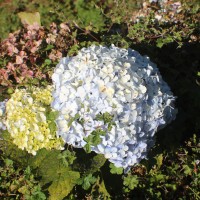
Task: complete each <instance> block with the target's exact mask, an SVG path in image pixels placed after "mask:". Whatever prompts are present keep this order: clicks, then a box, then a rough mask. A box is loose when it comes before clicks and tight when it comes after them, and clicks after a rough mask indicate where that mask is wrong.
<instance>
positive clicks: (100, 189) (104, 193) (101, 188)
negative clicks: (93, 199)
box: [91, 177, 111, 200]
mask: <svg viewBox="0 0 200 200" xmlns="http://www.w3.org/2000/svg"><path fill="white" fill-rule="evenodd" d="M96 187H97V188H98V193H99V194H101V195H102V196H103V199H107V200H109V199H111V196H110V194H109V193H108V191H107V190H106V187H105V184H104V181H103V180H102V181H101V183H100V177H98V178H97V181H96V183H95V185H94V186H93V187H92V191H91V193H93V192H95V188H96Z"/></svg>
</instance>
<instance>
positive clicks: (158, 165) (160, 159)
mask: <svg viewBox="0 0 200 200" xmlns="http://www.w3.org/2000/svg"><path fill="white" fill-rule="evenodd" d="M155 159H156V163H157V168H158V169H160V167H161V166H162V163H163V155H162V154H159V155H158V156H156V157H155Z"/></svg>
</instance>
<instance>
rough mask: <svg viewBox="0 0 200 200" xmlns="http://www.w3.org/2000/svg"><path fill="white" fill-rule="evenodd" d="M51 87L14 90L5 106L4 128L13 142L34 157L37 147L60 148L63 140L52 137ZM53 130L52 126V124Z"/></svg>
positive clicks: (54, 135) (54, 130)
mask: <svg viewBox="0 0 200 200" xmlns="http://www.w3.org/2000/svg"><path fill="white" fill-rule="evenodd" d="M51 92H52V87H51V86H48V87H47V88H46V89H42V88H37V87H32V88H31V89H16V90H15V93H14V94H12V96H11V98H10V99H9V100H8V102H7V103H6V127H7V131H8V132H9V133H10V135H11V137H12V139H13V143H14V144H16V145H17V146H18V147H19V148H21V149H22V150H24V149H26V150H27V151H28V152H29V153H31V154H33V155H35V154H36V152H37V151H38V150H39V149H41V148H46V149H52V148H55V149H62V145H63V140H62V139H61V138H59V137H57V136H56V129H55V128H53V123H54V124H55V122H54V121H53V120H51V119H50V118H49V116H52V113H54V112H53V110H51V107H50V103H51V102H52V95H51ZM55 127H56V125H55Z"/></svg>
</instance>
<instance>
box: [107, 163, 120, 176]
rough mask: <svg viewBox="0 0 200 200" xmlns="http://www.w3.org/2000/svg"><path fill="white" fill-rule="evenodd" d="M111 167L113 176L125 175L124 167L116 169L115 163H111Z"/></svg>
mask: <svg viewBox="0 0 200 200" xmlns="http://www.w3.org/2000/svg"><path fill="white" fill-rule="evenodd" d="M109 167H110V173H111V174H123V167H115V165H114V164H113V163H110V165H109Z"/></svg>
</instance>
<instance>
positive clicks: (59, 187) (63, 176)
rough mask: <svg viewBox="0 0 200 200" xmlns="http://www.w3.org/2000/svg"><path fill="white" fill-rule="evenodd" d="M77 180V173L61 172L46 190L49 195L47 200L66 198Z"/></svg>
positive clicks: (78, 175)
mask: <svg viewBox="0 0 200 200" xmlns="http://www.w3.org/2000/svg"><path fill="white" fill-rule="evenodd" d="M78 178H80V174H79V173H78V172H74V171H63V173H60V175H59V176H58V177H57V178H56V180H54V181H53V182H52V184H51V185H50V187H49V188H48V191H49V194H50V197H49V200H62V199H63V198H64V197H66V196H67V195H68V194H69V193H70V192H71V190H72V189H73V187H74V186H75V185H76V180H77V179H78Z"/></svg>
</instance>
